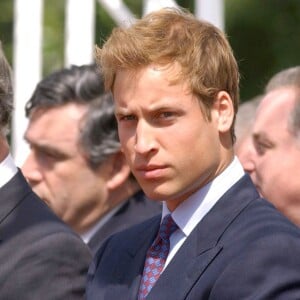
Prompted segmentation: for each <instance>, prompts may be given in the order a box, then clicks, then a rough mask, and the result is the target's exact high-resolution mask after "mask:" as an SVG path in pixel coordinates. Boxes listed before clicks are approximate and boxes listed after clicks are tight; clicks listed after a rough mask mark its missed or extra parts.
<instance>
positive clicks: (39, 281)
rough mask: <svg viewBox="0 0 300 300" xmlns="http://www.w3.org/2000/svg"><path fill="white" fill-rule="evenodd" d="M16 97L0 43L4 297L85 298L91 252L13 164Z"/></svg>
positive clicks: (0, 274)
mask: <svg viewBox="0 0 300 300" xmlns="http://www.w3.org/2000/svg"><path fill="white" fill-rule="evenodd" d="M12 99H13V92H12V82H11V72H10V67H9V65H8V63H7V61H6V58H5V57H4V54H3V52H2V48H1V47H0V266H1V267H0V299H7V300H8V299H9V300H19V299H24V300H26V299H28V300H41V299H49V300H54V299H57V300H58V299H61V300H62V299H72V300H73V299H78V300H79V299H84V294H85V282H86V274H87V270H88V265H89V263H90V260H91V254H90V251H89V249H88V248H87V247H86V245H84V243H83V242H82V241H81V239H80V238H79V237H78V236H77V235H76V234H75V233H74V232H73V231H71V229H69V227H67V226H66V225H65V224H64V223H63V222H62V221H61V220H59V219H58V218H57V217H56V216H55V215H54V214H53V213H52V212H51V210H50V209H49V208H48V207H47V205H45V204H44V203H43V202H42V201H41V200H40V199H39V198H38V197H37V196H36V194H34V193H33V192H32V190H31V188H30V187H29V185H28V184H27V181H26V179H25V178H24V177H23V175H22V173H21V171H20V170H19V169H18V168H17V167H16V166H15V164H14V162H13V159H12V157H11V155H10V154H9V146H8V142H7V139H6V135H7V133H8V124H9V121H10V115H11V110H12Z"/></svg>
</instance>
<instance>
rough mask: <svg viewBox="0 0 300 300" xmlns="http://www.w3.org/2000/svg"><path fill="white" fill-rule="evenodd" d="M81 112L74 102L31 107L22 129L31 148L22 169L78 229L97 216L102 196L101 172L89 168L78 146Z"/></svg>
mask: <svg viewBox="0 0 300 300" xmlns="http://www.w3.org/2000/svg"><path fill="white" fill-rule="evenodd" d="M85 112H86V107H85V106H83V105H78V104H74V103H71V104H66V105H64V106H60V107H56V108H50V109H38V110H34V111H33V113H32V114H31V116H30V120H29V125H28V128H27V130H26V132H25V139H26V140H27V142H28V143H29V145H30V149H31V150H30V154H29V156H28V158H27V160H26V161H25V163H24V166H23V168H22V171H23V173H24V175H25V177H26V178H27V179H28V181H29V183H30V185H31V186H32V188H33V190H34V191H35V192H36V193H37V194H38V195H39V196H40V197H41V198H42V200H44V201H45V202H46V203H47V204H48V205H49V206H50V207H51V209H52V210H53V211H54V212H55V213H56V214H57V215H58V216H59V217H60V218H62V219H63V220H64V221H65V222H66V223H68V224H69V225H70V226H71V227H73V229H74V230H76V231H79V232H81V231H82V230H83V229H85V227H86V226H87V225H88V224H87V223H88V222H91V221H92V220H91V219H90V218H95V216H96V217H98V216H99V214H100V215H101V213H100V211H101V210H102V209H104V203H103V205H102V206H101V205H99V199H102V201H103V202H105V201H104V199H106V194H105V193H106V190H105V177H104V176H101V172H104V171H102V170H100V169H101V168H99V170H97V171H95V170H93V169H91V168H90V166H89V164H88V162H87V160H86V158H85V157H84V155H83V154H82V152H81V151H80V148H79V146H78V137H79V125H80V121H81V118H82V116H83V115H84V113H85ZM103 168H105V167H103ZM93 209H94V212H93V213H91V211H93ZM89 214H90V215H94V216H93V217H91V216H89V217H87V216H88V215H89ZM93 221H94V220H93Z"/></svg>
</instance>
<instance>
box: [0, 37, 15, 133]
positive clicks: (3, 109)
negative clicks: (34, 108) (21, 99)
mask: <svg viewBox="0 0 300 300" xmlns="http://www.w3.org/2000/svg"><path fill="white" fill-rule="evenodd" d="M12 109H13V90H12V76H11V68H10V65H9V63H8V62H7V59H6V57H5V55H4V52H3V49H2V44H1V41H0V132H1V134H3V135H6V134H7V133H8V126H9V122H10V119H11V112H12Z"/></svg>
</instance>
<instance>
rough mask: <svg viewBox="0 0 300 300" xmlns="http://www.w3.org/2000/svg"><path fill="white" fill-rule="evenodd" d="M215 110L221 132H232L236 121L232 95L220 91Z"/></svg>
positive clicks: (214, 106)
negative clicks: (234, 120)
mask: <svg viewBox="0 0 300 300" xmlns="http://www.w3.org/2000/svg"><path fill="white" fill-rule="evenodd" d="M213 109H214V111H215V113H216V114H217V122H218V123H217V126H218V130H219V132H222V133H225V132H228V131H230V128H231V125H232V122H233V119H234V107H233V102H232V99H231V97H230V95H229V94H228V93H227V92H225V91H220V92H219V93H218V94H217V97H216V100H215V103H214V105H213Z"/></svg>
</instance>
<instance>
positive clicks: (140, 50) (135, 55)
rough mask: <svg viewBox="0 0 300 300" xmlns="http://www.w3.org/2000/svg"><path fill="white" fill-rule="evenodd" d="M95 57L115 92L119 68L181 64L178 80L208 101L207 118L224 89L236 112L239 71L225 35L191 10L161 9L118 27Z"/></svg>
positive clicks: (107, 84)
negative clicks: (124, 26) (195, 15)
mask: <svg viewBox="0 0 300 300" xmlns="http://www.w3.org/2000/svg"><path fill="white" fill-rule="evenodd" d="M96 61H97V63H98V64H99V65H101V68H102V71H103V74H104V79H105V86H106V89H110V90H112V88H113V84H114V79H115V76H116V72H117V71H118V70H120V69H127V70H135V69H138V68H142V67H145V66H148V65H150V64H152V63H155V64H161V65H167V64H170V63H173V62H177V63H179V65H180V74H178V77H177V80H184V81H186V82H187V83H188V85H189V88H190V91H191V92H192V93H193V94H195V95H196V96H197V97H198V98H199V100H200V101H201V102H202V103H203V104H204V109H205V114H206V116H207V118H208V119H210V109H211V107H212V105H213V103H214V100H215V97H216V95H217V93H218V92H219V91H226V92H228V94H229V95H230V97H231V99H232V101H233V106H234V110H235V113H236V111H237V107H238V102H239V71H238V66H237V62H236V60H235V58H234V55H233V52H232V49H231V47H230V45H229V43H228V41H227V39H226V36H225V34H224V33H223V32H222V31H221V30H219V29H218V28H217V27H215V26H213V25H212V24H210V23H208V22H205V21H202V20H197V19H196V18H195V17H194V15H192V14H191V13H189V12H188V11H186V10H183V9H177V8H165V9H161V10H158V11H155V12H152V13H150V14H148V15H146V16H145V17H144V18H142V19H140V20H137V21H136V23H134V24H133V25H131V26H130V27H129V28H115V29H114V30H113V32H112V34H111V36H110V37H109V39H108V40H107V41H106V43H105V44H104V45H103V47H102V49H100V48H99V47H96ZM233 123H234V122H233ZM233 127H234V126H233V125H232V130H231V131H232V132H231V133H232V137H233V139H234V129H233Z"/></svg>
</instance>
